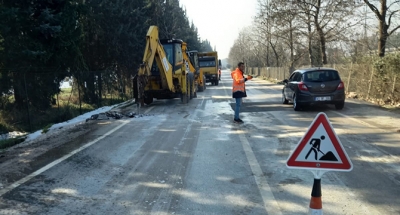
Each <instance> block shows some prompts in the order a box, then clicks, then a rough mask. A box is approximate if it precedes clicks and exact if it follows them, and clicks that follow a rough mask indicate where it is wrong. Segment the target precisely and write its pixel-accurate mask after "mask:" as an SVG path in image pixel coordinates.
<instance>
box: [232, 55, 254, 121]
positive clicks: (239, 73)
mask: <svg viewBox="0 0 400 215" xmlns="http://www.w3.org/2000/svg"><path fill="white" fill-rule="evenodd" d="M244 68H245V67H244V63H243V62H240V63H238V66H237V68H236V70H234V71H232V72H231V77H232V79H233V83H232V98H235V100H236V106H235V116H234V118H233V121H234V122H236V123H243V120H241V119H240V117H239V112H240V106H241V104H242V98H243V97H247V94H246V88H245V85H246V84H245V82H246V81H248V80H251V79H252V78H253V77H252V76H251V75H248V76H247V77H246V78H245V77H244V74H243V71H244Z"/></svg>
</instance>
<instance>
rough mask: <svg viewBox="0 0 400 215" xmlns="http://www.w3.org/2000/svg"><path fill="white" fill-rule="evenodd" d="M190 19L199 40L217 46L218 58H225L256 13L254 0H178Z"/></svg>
mask: <svg viewBox="0 0 400 215" xmlns="http://www.w3.org/2000/svg"><path fill="white" fill-rule="evenodd" d="M180 3H181V5H182V7H183V8H186V13H187V16H188V17H189V21H193V23H194V25H195V26H196V27H197V28H198V31H199V36H200V38H201V39H202V40H205V39H207V40H209V41H210V42H211V46H212V47H213V48H214V46H215V47H216V48H217V51H218V57H219V58H220V59H224V58H227V57H228V54H229V50H230V48H231V47H232V45H233V42H234V41H235V39H236V38H237V36H238V34H239V31H240V30H241V29H242V28H244V27H247V26H250V25H251V23H252V20H253V17H254V16H255V15H256V13H257V10H256V8H257V0H241V1H232V0H180Z"/></svg>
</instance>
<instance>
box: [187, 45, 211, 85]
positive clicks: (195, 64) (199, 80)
mask: <svg viewBox="0 0 400 215" xmlns="http://www.w3.org/2000/svg"><path fill="white" fill-rule="evenodd" d="M182 52H183V59H186V60H187V61H189V69H190V71H191V72H192V73H193V74H194V79H195V85H196V86H195V87H197V90H196V91H198V92H203V91H204V90H205V89H206V77H205V76H204V74H203V70H202V69H201V68H200V66H199V57H198V51H196V50H191V51H189V50H188V49H187V46H186V43H184V44H182Z"/></svg>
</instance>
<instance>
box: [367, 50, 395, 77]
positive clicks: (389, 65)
mask: <svg viewBox="0 0 400 215" xmlns="http://www.w3.org/2000/svg"><path fill="white" fill-rule="evenodd" d="M373 62H374V64H373V65H374V68H375V70H376V71H377V76H378V77H380V78H385V77H386V75H387V74H397V75H398V74H400V54H387V55H385V56H384V57H381V58H377V59H376V60H375V61H373Z"/></svg>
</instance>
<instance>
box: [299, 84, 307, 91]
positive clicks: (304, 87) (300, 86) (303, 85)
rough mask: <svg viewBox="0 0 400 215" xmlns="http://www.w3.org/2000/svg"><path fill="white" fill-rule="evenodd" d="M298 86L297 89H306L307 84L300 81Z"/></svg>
mask: <svg viewBox="0 0 400 215" xmlns="http://www.w3.org/2000/svg"><path fill="white" fill-rule="evenodd" d="M298 86H299V90H302V91H308V88H307V85H306V84H304V83H303V82H300V83H299V85H298Z"/></svg>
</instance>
